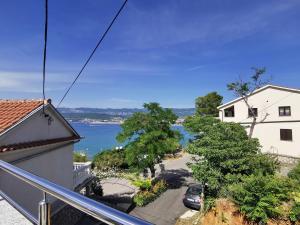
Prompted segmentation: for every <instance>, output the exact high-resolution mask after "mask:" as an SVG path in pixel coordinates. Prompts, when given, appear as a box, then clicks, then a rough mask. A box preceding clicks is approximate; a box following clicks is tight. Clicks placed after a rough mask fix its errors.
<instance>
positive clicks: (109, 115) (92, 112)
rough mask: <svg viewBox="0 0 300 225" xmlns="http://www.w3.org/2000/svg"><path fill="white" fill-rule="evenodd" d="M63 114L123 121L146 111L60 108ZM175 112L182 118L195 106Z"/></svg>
mask: <svg viewBox="0 0 300 225" xmlns="http://www.w3.org/2000/svg"><path fill="white" fill-rule="evenodd" d="M58 110H59V111H60V113H61V114H63V116H64V117H65V118H66V119H67V120H72V121H83V120H84V121H87V120H92V121H122V120H124V119H126V118H128V117H130V116H131V115H132V114H133V113H135V112H144V111H145V110H144V109H137V108H123V109H111V108H105V109H103V108H59V109H58ZM172 110H173V112H174V113H175V114H176V115H177V116H178V117H180V118H184V117H186V116H189V115H192V114H194V112H195V109H194V108H173V109H172Z"/></svg>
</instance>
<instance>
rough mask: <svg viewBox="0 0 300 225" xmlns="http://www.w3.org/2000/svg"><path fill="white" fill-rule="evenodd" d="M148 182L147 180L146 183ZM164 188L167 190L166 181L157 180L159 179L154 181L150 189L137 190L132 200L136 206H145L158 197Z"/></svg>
mask: <svg viewBox="0 0 300 225" xmlns="http://www.w3.org/2000/svg"><path fill="white" fill-rule="evenodd" d="M148 184H149V183H148V180H147V185H148ZM150 184H151V182H150ZM150 187H151V186H150ZM166 190H167V182H166V181H165V180H159V181H157V182H155V183H154V184H153V186H152V187H151V188H150V189H148V190H143V191H140V192H138V193H137V194H136V195H135V196H134V198H133V202H134V203H135V204H136V205H137V206H145V205H147V204H148V203H150V202H152V201H154V200H155V199H156V198H157V197H159V196H160V195H161V194H162V193H163V192H164V191H166Z"/></svg>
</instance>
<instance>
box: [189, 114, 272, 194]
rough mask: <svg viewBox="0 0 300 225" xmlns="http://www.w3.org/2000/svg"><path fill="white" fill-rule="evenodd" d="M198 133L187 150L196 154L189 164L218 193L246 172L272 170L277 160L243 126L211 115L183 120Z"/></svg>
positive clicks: (194, 173) (247, 173)
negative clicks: (261, 149) (262, 151)
mask: <svg viewBox="0 0 300 225" xmlns="http://www.w3.org/2000/svg"><path fill="white" fill-rule="evenodd" d="M184 126H185V128H186V129H187V130H188V131H190V132H192V133H193V134H194V135H195V138H194V139H193V140H192V141H191V143H189V145H188V152H189V153H191V154H194V155H196V156H197V157H195V159H194V162H193V163H192V164H191V165H190V167H191V169H192V172H193V175H194V177H195V178H196V179H197V180H198V181H200V182H201V183H207V184H208V189H207V190H208V193H209V195H212V196H217V195H218V194H219V191H220V189H221V188H222V187H224V186H226V185H227V184H230V183H233V182H238V181H240V179H241V178H242V177H243V176H246V175H250V174H254V173H262V174H273V173H274V172H275V170H276V168H277V164H276V162H275V161H274V160H273V159H272V158H270V157H268V156H265V155H263V154H261V152H260V145H259V142H258V140H257V139H253V138H248V136H247V133H246V131H245V129H244V127H243V126H241V125H239V124H236V123H225V122H221V121H219V120H217V119H214V118H211V117H200V116H194V117H190V118H188V119H187V120H186V121H185V122H184Z"/></svg>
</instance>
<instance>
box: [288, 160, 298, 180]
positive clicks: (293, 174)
mask: <svg viewBox="0 0 300 225" xmlns="http://www.w3.org/2000/svg"><path fill="white" fill-rule="evenodd" d="M288 177H289V178H291V179H294V180H296V181H298V182H299V183H300V162H299V163H298V164H297V165H296V166H295V168H293V169H292V170H291V171H290V172H289V173H288Z"/></svg>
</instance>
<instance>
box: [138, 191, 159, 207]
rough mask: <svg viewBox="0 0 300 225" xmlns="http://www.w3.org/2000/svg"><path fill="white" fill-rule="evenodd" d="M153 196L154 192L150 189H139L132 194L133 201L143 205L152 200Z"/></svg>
mask: <svg viewBox="0 0 300 225" xmlns="http://www.w3.org/2000/svg"><path fill="white" fill-rule="evenodd" d="M155 198H156V196H155V194H154V193H152V192H150V191H140V192H138V193H137V194H136V195H135V196H134V198H133V202H134V203H135V204H136V205H137V206H145V205H147V204H148V203H150V202H152V201H153V200H154V199H155Z"/></svg>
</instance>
